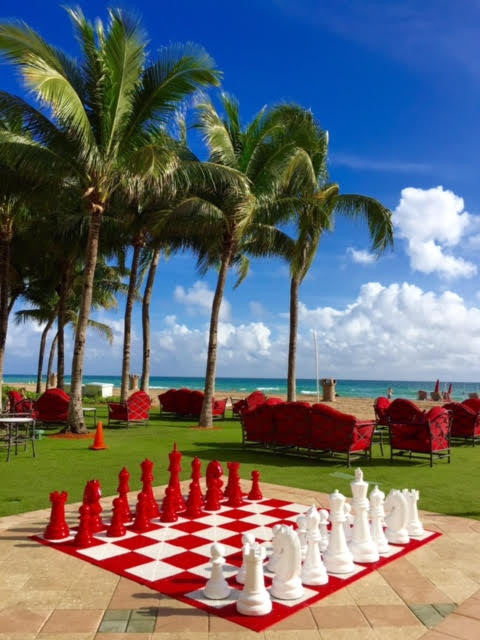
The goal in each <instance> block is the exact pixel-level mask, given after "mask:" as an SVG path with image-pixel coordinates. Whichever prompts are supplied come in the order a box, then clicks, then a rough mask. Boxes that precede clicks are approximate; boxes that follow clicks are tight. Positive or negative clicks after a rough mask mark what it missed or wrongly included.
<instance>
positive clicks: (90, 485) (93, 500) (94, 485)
mask: <svg viewBox="0 0 480 640" xmlns="http://www.w3.org/2000/svg"><path fill="white" fill-rule="evenodd" d="M101 497H102V488H101V486H100V482H99V481H98V480H89V481H88V482H87V484H86V486H85V491H84V492H83V504H86V505H88V506H89V507H90V531H91V532H92V533H98V532H99V531H103V530H104V529H105V528H106V525H105V523H104V522H103V521H102V516H101V513H102V511H103V509H102V505H101V504H100V498H101Z"/></svg>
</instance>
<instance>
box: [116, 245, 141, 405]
mask: <svg viewBox="0 0 480 640" xmlns="http://www.w3.org/2000/svg"><path fill="white" fill-rule="evenodd" d="M141 250H142V246H141V244H140V243H139V242H136V243H135V244H134V245H133V256H132V265H131V267H130V280H129V283H128V293H127V302H126V304H125V319H124V330H123V359H122V386H121V388H120V402H126V401H127V397H128V378H129V375H130V347H131V342H132V311H133V303H134V300H135V289H136V287H137V274H138V264H139V262H140V253H141Z"/></svg>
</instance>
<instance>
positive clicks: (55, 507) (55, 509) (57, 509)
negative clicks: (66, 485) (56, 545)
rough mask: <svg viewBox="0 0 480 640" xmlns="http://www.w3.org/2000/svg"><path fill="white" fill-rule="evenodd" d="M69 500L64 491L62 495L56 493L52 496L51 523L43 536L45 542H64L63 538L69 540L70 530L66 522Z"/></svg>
mask: <svg viewBox="0 0 480 640" xmlns="http://www.w3.org/2000/svg"><path fill="white" fill-rule="evenodd" d="M67 499H68V493H67V492H66V491H62V493H59V492H58V491H54V492H53V493H51V494H50V502H51V503H52V510H51V513H50V522H49V523H48V525H47V528H46V529H45V533H44V534H43V537H44V538H45V540H62V539H63V538H68V536H69V535H70V529H69V528H68V524H67V521H66V520H65V503H66V501H67Z"/></svg>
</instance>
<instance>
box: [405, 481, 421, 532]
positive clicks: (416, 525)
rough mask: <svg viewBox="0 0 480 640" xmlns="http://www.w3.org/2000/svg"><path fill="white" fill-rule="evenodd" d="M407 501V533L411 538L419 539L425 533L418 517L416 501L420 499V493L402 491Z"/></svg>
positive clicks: (413, 490)
mask: <svg viewBox="0 0 480 640" xmlns="http://www.w3.org/2000/svg"><path fill="white" fill-rule="evenodd" d="M402 493H403V495H404V496H405V500H406V501H407V506H408V524H407V531H408V535H409V536H410V537H411V538H421V537H422V536H423V534H424V533H425V529H424V528H423V524H422V522H421V520H420V518H419V517H418V499H419V498H420V492H419V491H417V489H412V490H411V491H409V490H408V489H404V490H403V491H402Z"/></svg>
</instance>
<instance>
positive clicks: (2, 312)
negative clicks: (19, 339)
mask: <svg viewBox="0 0 480 640" xmlns="http://www.w3.org/2000/svg"><path fill="white" fill-rule="evenodd" d="M11 241H12V229H11V226H10V225H8V224H7V229H2V236H1V237H0V409H1V408H2V384H3V362H4V359H5V344H6V342H7V329H8V312H9V309H8V297H9V292H10V278H9V272H10V243H11Z"/></svg>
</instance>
